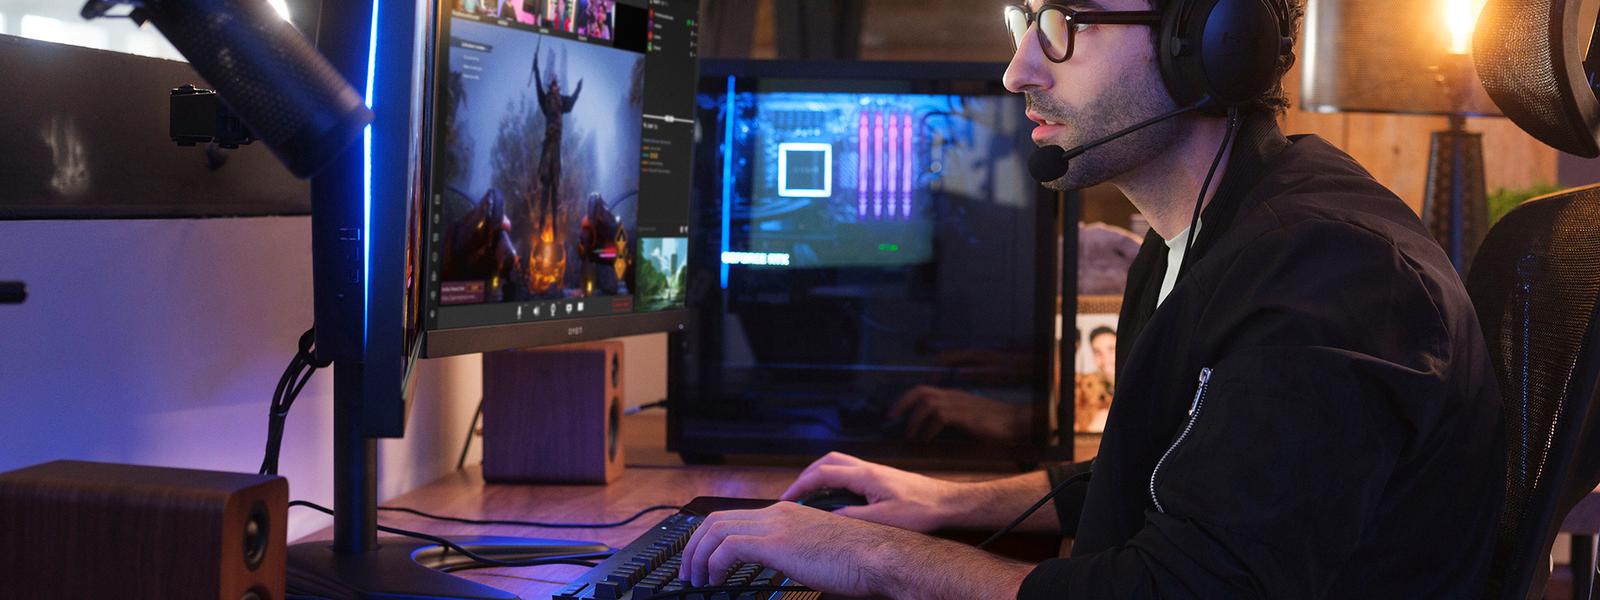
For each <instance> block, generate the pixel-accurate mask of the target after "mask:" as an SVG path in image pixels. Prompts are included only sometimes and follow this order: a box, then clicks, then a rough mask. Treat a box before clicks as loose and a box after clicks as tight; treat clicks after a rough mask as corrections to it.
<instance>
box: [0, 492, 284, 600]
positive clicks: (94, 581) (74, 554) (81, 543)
mask: <svg viewBox="0 0 1600 600" xmlns="http://www.w3.org/2000/svg"><path fill="white" fill-rule="evenodd" d="M288 507H289V483H288V481H287V480H285V479H283V478H282V477H276V476H271V475H253V474H243V473H222V472H217V471H196V470H190V469H170V468H164V467H143V466H135V465H118V464H108V463H95V462H82V461H72V460H60V461H55V462H50V463H44V464H41V465H35V466H32V467H27V468H24V469H19V470H16V471H11V472H9V473H3V474H0V598H162V599H164V600H186V599H194V600H200V599H202V598H203V599H205V600H282V598H283V597H284V564H285V561H286V556H287V555H286V548H287V546H286V542H287V534H286V531H287V525H288V510H289V509H288Z"/></svg>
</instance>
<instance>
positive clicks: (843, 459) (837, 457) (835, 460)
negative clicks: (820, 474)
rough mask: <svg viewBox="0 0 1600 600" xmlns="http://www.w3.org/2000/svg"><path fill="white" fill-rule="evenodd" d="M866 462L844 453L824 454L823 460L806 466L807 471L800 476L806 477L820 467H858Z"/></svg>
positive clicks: (817, 460)
mask: <svg viewBox="0 0 1600 600" xmlns="http://www.w3.org/2000/svg"><path fill="white" fill-rule="evenodd" d="M864 462H866V461H864V460H861V459H859V458H856V457H854V456H850V455H849V454H845V453H843V452H829V453H827V454H824V455H823V456H822V458H819V459H816V460H814V461H811V464H809V465H806V468H805V470H803V471H800V474H801V475H805V474H806V473H810V472H812V471H815V470H817V468H818V467H824V466H828V465H858V464H862V463H864Z"/></svg>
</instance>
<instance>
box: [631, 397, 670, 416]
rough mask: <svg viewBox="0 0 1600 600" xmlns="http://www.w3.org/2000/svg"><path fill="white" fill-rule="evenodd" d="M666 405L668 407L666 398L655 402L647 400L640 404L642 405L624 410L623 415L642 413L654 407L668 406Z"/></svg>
mask: <svg viewBox="0 0 1600 600" xmlns="http://www.w3.org/2000/svg"><path fill="white" fill-rule="evenodd" d="M666 407H667V401H666V399H661V400H657V401H655V402H647V403H645V404H640V405H638V406H635V407H633V408H630V409H628V410H625V411H622V416H624V417H626V416H629V415H636V414H639V413H642V412H644V411H647V410H650V409H652V408H666Z"/></svg>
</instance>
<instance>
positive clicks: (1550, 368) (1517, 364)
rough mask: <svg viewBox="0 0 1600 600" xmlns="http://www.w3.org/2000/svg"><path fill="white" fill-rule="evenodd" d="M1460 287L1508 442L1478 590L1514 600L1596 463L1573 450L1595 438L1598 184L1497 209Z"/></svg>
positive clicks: (1539, 583) (1542, 563)
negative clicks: (1489, 554) (1477, 328)
mask: <svg viewBox="0 0 1600 600" xmlns="http://www.w3.org/2000/svg"><path fill="white" fill-rule="evenodd" d="M1467 290H1468V292H1469V293H1470V294H1471V296H1472V300H1473V304H1474V305H1475V306H1476V308H1477V311H1478V320H1479V322H1480V324H1481V325H1482V326H1483V330H1484V339H1485V341H1486V342H1487V343H1488V347H1489V353H1490V355H1491V356H1492V357H1493V360H1494V362H1495V375H1496V379H1497V380H1498V382H1499V384H1500V392H1501V398H1502V401H1503V402H1504V408H1503V413H1502V414H1503V415H1504V418H1505V422H1504V426H1505V430H1506V445H1507V451H1508V452H1507V457H1506V458H1507V460H1506V490H1505V493H1506V496H1505V504H1504V506H1503V508H1502V512H1501V516H1500V523H1499V531H1498V532H1497V536H1496V548H1495V558H1494V565H1493V569H1494V570H1493V573H1491V577H1490V578H1491V582H1490V585H1491V589H1490V591H1489V594H1488V596H1487V597H1491V598H1517V599H1519V600H1520V599H1521V598H1526V597H1528V596H1529V595H1530V593H1533V592H1542V589H1543V587H1544V583H1545V580H1546V579H1547V573H1546V569H1548V555H1549V552H1550V545H1551V543H1552V541H1553V539H1554V536H1555V530H1556V528H1557V527H1558V526H1559V525H1560V522H1561V519H1562V518H1563V517H1564V516H1565V515H1566V513H1567V512H1568V511H1569V510H1570V509H1571V508H1572V506H1573V505H1574V504H1575V503H1576V502H1577V499H1579V498H1581V497H1582V495H1583V494H1586V493H1587V491H1588V490H1592V489H1593V488H1594V485H1595V479H1596V477H1595V473H1596V470H1595V466H1596V464H1595V463H1596V462H1597V461H1596V460H1595V459H1594V457H1593V456H1588V457H1585V456H1582V455H1581V454H1580V452H1579V451H1580V450H1581V449H1582V448H1584V447H1585V446H1589V447H1591V448H1592V446H1593V443H1594V439H1593V438H1595V437H1596V436H1594V435H1591V434H1589V433H1588V431H1587V429H1588V427H1587V424H1588V422H1589V421H1590V412H1591V411H1590V407H1589V405H1590V402H1589V401H1590V396H1591V395H1592V394H1593V390H1594V383H1595V381H1594V380H1595V377H1596V375H1595V368H1596V364H1595V363H1597V362H1600V361H1597V360H1596V359H1597V357H1600V354H1595V353H1594V352H1593V350H1592V348H1591V347H1592V346H1593V341H1592V340H1591V325H1593V323H1591V321H1592V320H1593V315H1594V310H1595V301H1596V298H1597V296H1600V186H1593V187H1588V188H1582V189H1577V190H1571V191H1567V192H1563V193H1559V194H1555V195H1552V196H1547V197H1544V198H1539V199H1536V200H1533V201H1530V202H1528V203H1527V204H1524V205H1522V206H1521V207H1519V208H1517V209H1516V210H1514V211H1512V212H1511V213H1510V214H1509V215H1506V217H1505V218H1504V219H1502V220H1501V221H1500V222H1499V223H1498V224H1496V225H1495V226H1494V228H1493V229H1491V230H1490V231H1489V234H1488V237H1487V238H1486V239H1485V240H1484V242H1483V246H1482V247H1481V248H1480V249H1479V250H1478V255H1477V258H1476V259H1475V261H1474V263H1473V266H1472V272H1471V274H1470V276H1469V277H1468V280H1467ZM1585 438H1589V439H1585ZM1590 454H1591V455H1592V454H1593V452H1590Z"/></svg>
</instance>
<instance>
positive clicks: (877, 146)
mask: <svg viewBox="0 0 1600 600" xmlns="http://www.w3.org/2000/svg"><path fill="white" fill-rule="evenodd" d="M883 166H884V165H883V113H881V112H880V113H875V114H874V115H873V118H872V170H873V183H872V214H873V216H875V217H881V216H883Z"/></svg>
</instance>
